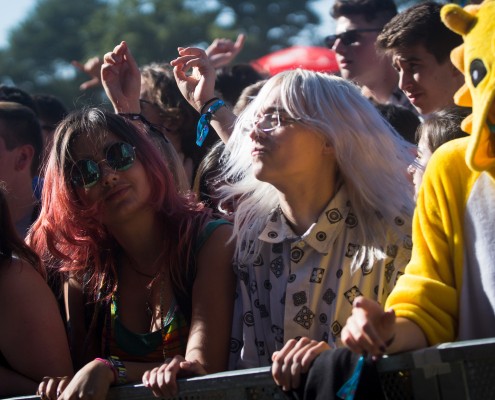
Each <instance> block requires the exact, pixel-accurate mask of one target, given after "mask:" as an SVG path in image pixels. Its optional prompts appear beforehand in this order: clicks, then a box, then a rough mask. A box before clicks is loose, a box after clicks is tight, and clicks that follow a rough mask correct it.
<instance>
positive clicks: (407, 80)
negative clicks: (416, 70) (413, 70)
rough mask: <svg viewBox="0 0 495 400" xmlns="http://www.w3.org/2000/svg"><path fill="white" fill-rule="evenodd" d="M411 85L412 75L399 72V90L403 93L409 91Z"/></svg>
mask: <svg viewBox="0 0 495 400" xmlns="http://www.w3.org/2000/svg"><path fill="white" fill-rule="evenodd" d="M412 83H413V79H412V75H411V74H409V73H407V72H404V71H399V88H400V89H401V90H404V91H406V92H407V91H409V89H410V88H411V86H412Z"/></svg>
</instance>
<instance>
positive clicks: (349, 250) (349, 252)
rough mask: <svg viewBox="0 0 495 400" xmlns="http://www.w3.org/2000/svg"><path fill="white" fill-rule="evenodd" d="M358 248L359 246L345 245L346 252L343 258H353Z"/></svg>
mask: <svg viewBox="0 0 495 400" xmlns="http://www.w3.org/2000/svg"><path fill="white" fill-rule="evenodd" d="M360 247H361V246H360V245H359V244H354V243H349V244H348V245H347V251H346V252H345V256H346V257H349V258H352V257H354V256H355V255H356V253H357V252H358V250H359V249H360Z"/></svg>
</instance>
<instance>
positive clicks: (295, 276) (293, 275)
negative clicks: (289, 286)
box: [287, 274, 297, 283]
mask: <svg viewBox="0 0 495 400" xmlns="http://www.w3.org/2000/svg"><path fill="white" fill-rule="evenodd" d="M296 278H297V275H296V274H290V275H289V279H287V282H289V283H292V282H294V281H295V280H296Z"/></svg>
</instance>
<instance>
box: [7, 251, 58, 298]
mask: <svg viewBox="0 0 495 400" xmlns="http://www.w3.org/2000/svg"><path fill="white" fill-rule="evenodd" d="M0 264H1V265H0V297H2V298H3V297H4V296H15V297H19V296H29V295H34V294H39V293H40V292H43V291H45V290H46V289H48V290H49V288H48V284H47V283H46V281H45V279H44V278H43V277H42V276H41V274H40V273H39V272H38V271H37V270H36V269H35V268H34V267H33V266H32V265H31V264H29V263H28V262H26V261H24V260H21V259H19V258H17V257H12V258H11V259H7V260H2V262H1V263H0Z"/></svg>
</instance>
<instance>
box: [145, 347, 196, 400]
mask: <svg viewBox="0 0 495 400" xmlns="http://www.w3.org/2000/svg"><path fill="white" fill-rule="evenodd" d="M195 375H206V370H205V369H204V367H203V366H202V365H201V363H200V362H198V361H196V360H193V361H188V360H186V359H185V358H184V357H182V356H175V357H174V358H171V359H168V360H166V361H165V363H163V364H162V365H161V366H160V367H157V368H153V369H152V370H149V371H146V372H145V373H144V374H143V384H144V386H146V387H148V388H150V389H151V390H152V391H153V395H154V396H155V397H172V396H175V395H176V394H177V393H178V387H177V378H178V377H186V376H195Z"/></svg>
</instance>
